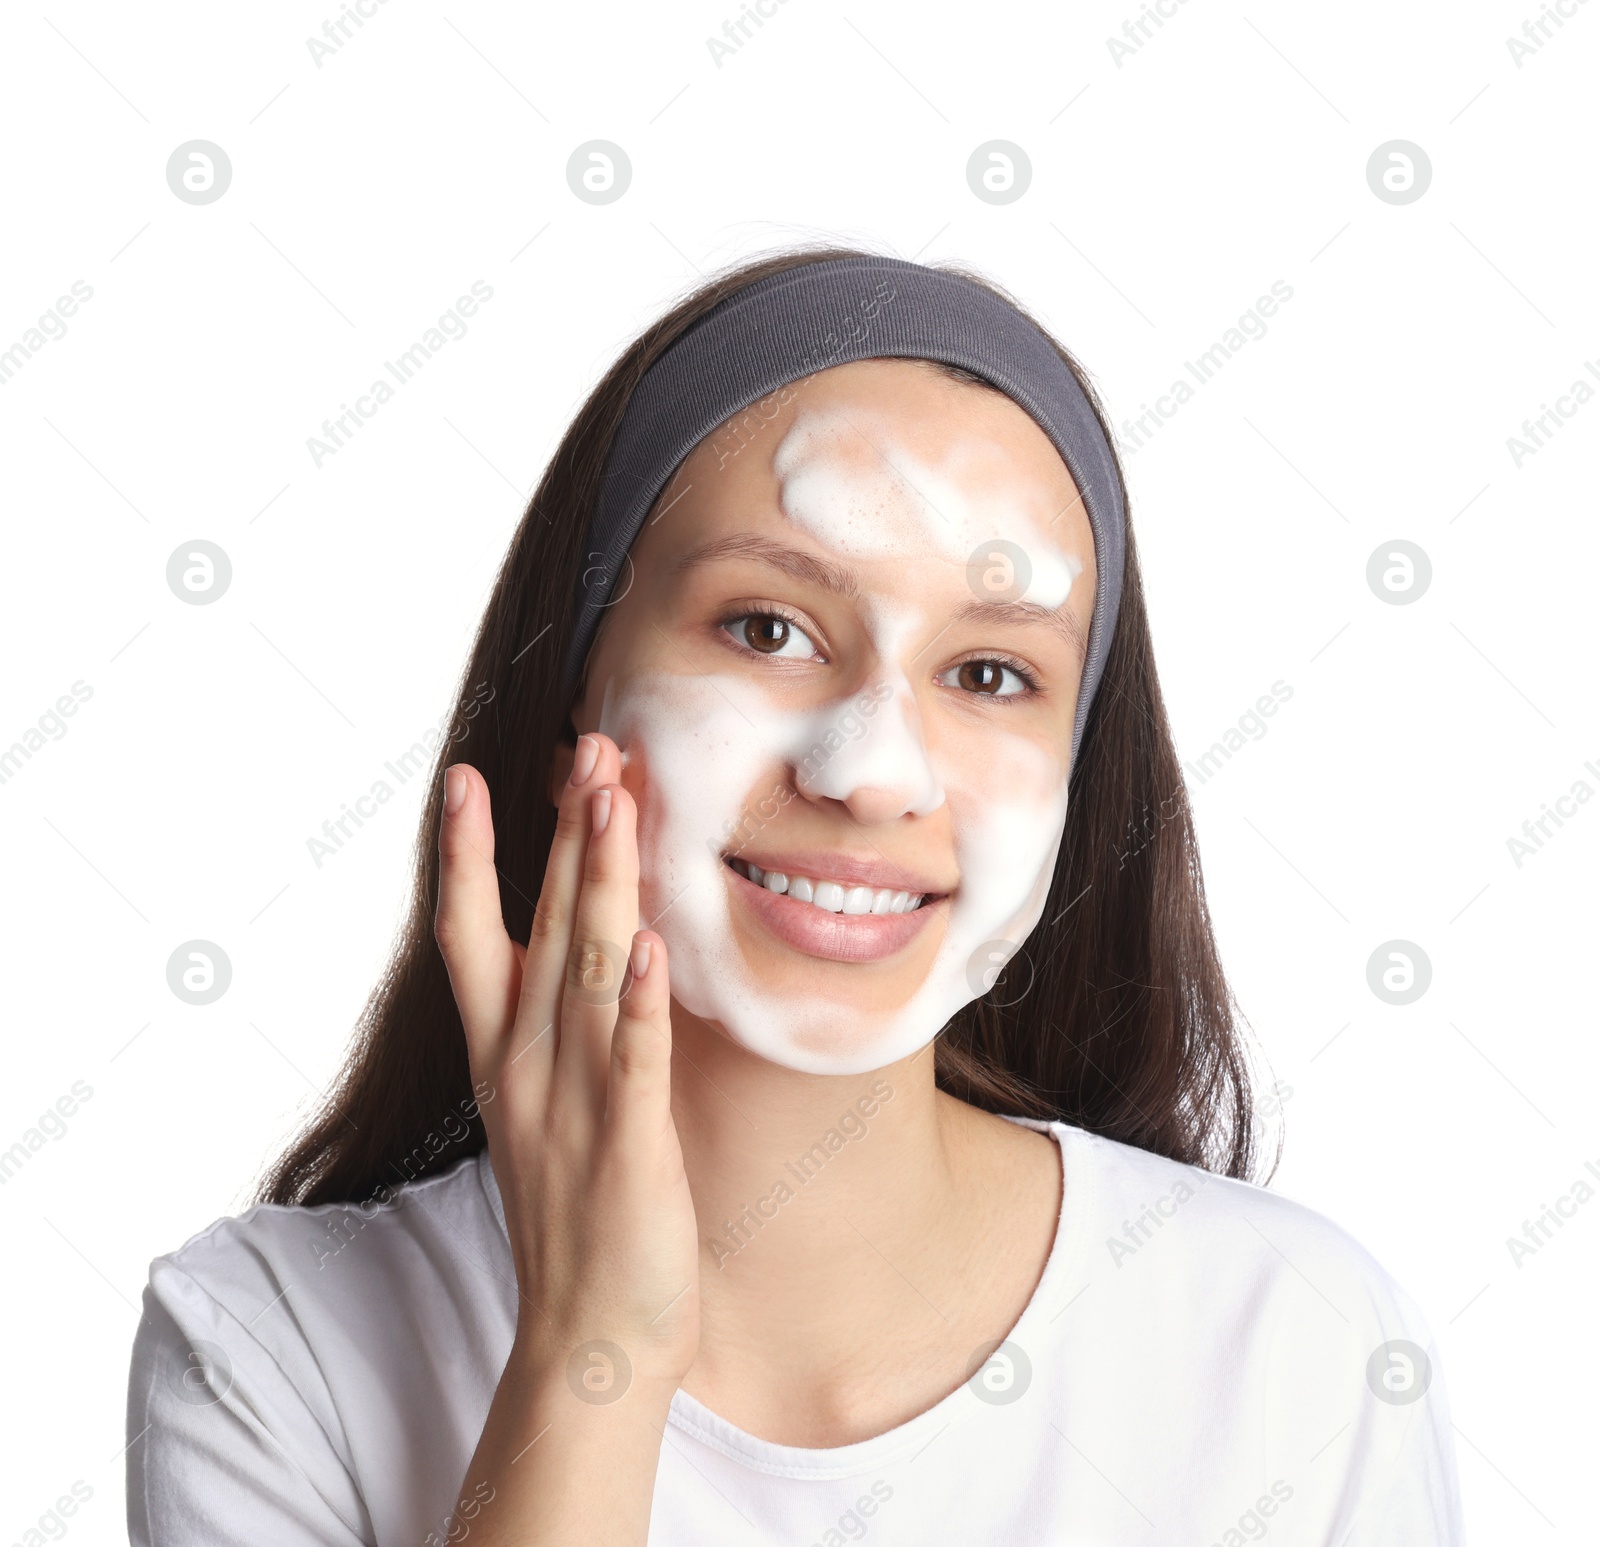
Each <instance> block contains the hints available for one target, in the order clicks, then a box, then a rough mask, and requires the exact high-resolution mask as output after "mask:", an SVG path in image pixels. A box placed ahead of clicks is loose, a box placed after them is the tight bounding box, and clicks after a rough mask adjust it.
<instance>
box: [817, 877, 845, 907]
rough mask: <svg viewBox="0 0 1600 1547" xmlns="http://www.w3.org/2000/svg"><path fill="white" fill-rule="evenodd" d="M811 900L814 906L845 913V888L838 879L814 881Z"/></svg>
mask: <svg viewBox="0 0 1600 1547" xmlns="http://www.w3.org/2000/svg"><path fill="white" fill-rule="evenodd" d="M811 902H812V905H813V906H814V907H818V908H823V909H825V910H826V911H827V912H829V913H843V912H844V888H843V887H842V886H840V885H839V883H838V882H837V881H817V882H814V883H813V885H812V888H811Z"/></svg>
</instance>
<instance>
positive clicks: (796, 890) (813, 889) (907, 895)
mask: <svg viewBox="0 0 1600 1547" xmlns="http://www.w3.org/2000/svg"><path fill="white" fill-rule="evenodd" d="M732 865H733V868H734V869H735V870H737V871H738V872H739V874H740V875H742V876H748V877H749V879H750V880H752V881H754V882H755V884H756V885H757V886H764V887H766V889H767V890H768V891H769V892H776V893H778V894H779V895H780V896H781V895H783V894H785V893H787V894H788V895H789V896H790V897H792V898H794V900H795V901H796V902H809V903H810V904H811V905H812V906H813V907H817V908H821V909H822V910H823V911H824V912H826V913H846V914H852V915H862V914H867V913H910V912H911V911H912V910H913V909H915V908H917V907H919V906H920V905H921V903H922V898H923V893H921V892H897V891H895V890H894V889H893V888H891V887H882V888H880V889H878V890H876V891H875V890H874V889H873V888H872V887H870V886H846V885H844V884H843V882H840V881H813V880H812V879H811V878H810V877H809V876H787V875H785V874H784V873H783V872H782V871H781V870H763V869H762V868H761V867H760V866H759V865H752V864H751V863H750V862H749V861H748V860H742V859H736V860H733V861H732Z"/></svg>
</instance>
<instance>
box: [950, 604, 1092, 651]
mask: <svg viewBox="0 0 1600 1547" xmlns="http://www.w3.org/2000/svg"><path fill="white" fill-rule="evenodd" d="M950 622H951V624H956V623H984V624H990V625H992V626H995V627H1004V626H1005V625H1006V624H1012V625H1016V624H1018V623H1024V624H1026V623H1042V624H1044V625H1045V627H1046V628H1049V629H1053V630H1054V631H1055V632H1056V633H1057V634H1059V635H1060V636H1061V637H1062V638H1063V639H1064V640H1066V642H1067V643H1068V644H1069V645H1071V646H1072V648H1073V650H1074V651H1076V652H1077V656H1078V660H1079V661H1080V662H1081V661H1083V659H1084V658H1085V657H1086V656H1087V655H1088V653H1089V647H1088V642H1087V641H1086V640H1085V639H1084V637H1083V625H1082V624H1081V623H1079V622H1078V620H1077V618H1076V617H1075V616H1074V615H1073V614H1072V613H1070V612H1069V611H1068V610H1067V608H1066V606H1065V604H1063V605H1062V606H1060V607H1045V606H1043V605H1041V604H1040V603H1039V602H984V601H979V600H978V599H977V598H976V597H974V598H973V599H972V600H971V601H970V602H964V603H963V604H962V605H961V606H959V607H957V608H956V610H955V611H954V612H953V613H951V615H950Z"/></svg>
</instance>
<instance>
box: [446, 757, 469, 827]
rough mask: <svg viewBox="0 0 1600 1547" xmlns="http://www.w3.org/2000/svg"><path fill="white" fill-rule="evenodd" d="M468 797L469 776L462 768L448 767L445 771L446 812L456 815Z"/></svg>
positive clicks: (448, 814) (449, 814)
mask: <svg viewBox="0 0 1600 1547" xmlns="http://www.w3.org/2000/svg"><path fill="white" fill-rule="evenodd" d="M466 798H467V776H466V774H465V772H463V771H462V769H461V768H459V767H456V768H447V769H445V771H444V814H445V815H446V816H454V815H455V814H456V812H458V811H459V810H460V809H461V803H462V801H464V800H465V799H466Z"/></svg>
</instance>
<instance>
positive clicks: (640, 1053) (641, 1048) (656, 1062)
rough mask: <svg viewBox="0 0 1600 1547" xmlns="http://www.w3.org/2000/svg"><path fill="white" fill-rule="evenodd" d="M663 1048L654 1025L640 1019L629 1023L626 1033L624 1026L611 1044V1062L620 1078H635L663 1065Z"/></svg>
mask: <svg viewBox="0 0 1600 1547" xmlns="http://www.w3.org/2000/svg"><path fill="white" fill-rule="evenodd" d="M663 1051H664V1050H663V1048H662V1046H661V1044H660V1039H659V1038H658V1037H657V1036H656V1035H655V1030H654V1028H653V1027H651V1026H649V1025H647V1024H645V1023H643V1022H639V1021H633V1022H631V1023H629V1024H628V1028H627V1032H626V1034H624V1032H623V1029H622V1026H620V1025H619V1026H618V1027H617V1035H616V1037H615V1038H614V1039H613V1041H612V1044H611V1062H612V1065H613V1067H614V1068H615V1070H616V1073H617V1076H618V1078H620V1079H624V1080H628V1079H635V1078H637V1077H638V1076H640V1075H648V1074H653V1073H654V1072H655V1071H656V1070H657V1069H659V1068H660V1067H661V1062H662V1053H663Z"/></svg>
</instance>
